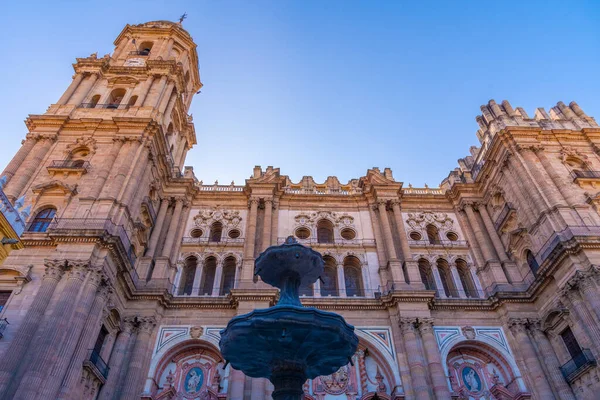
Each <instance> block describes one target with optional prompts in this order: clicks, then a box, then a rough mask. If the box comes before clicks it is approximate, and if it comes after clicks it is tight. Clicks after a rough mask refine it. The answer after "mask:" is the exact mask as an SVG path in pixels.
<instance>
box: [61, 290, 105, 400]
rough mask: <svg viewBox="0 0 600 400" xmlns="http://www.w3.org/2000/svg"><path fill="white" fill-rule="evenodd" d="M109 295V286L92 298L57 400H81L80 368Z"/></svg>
mask: <svg viewBox="0 0 600 400" xmlns="http://www.w3.org/2000/svg"><path fill="white" fill-rule="evenodd" d="M111 293H112V288H111V287H110V286H107V285H101V286H100V288H99V290H98V293H97V294H96V297H95V298H94V304H92V308H91V311H90V312H89V313H88V316H87V320H86V321H85V325H84V328H83V332H82V333H81V336H80V337H79V341H78V342H77V347H76V348H75V351H74V353H73V357H71V362H70V364H69V367H68V369H67V372H66V374H65V377H64V379H63V380H62V383H61V387H60V393H59V395H58V397H57V399H58V400H67V399H72V400H77V399H80V398H81V396H78V393H79V392H81V387H80V386H81V385H79V380H80V379H81V366H82V365H83V362H84V360H85V359H86V357H88V352H89V349H90V347H91V346H93V345H94V343H95V340H96V337H97V336H98V331H99V329H100V326H101V325H102V319H103V318H104V316H103V310H104V307H105V306H106V303H107V301H108V299H109V297H110V295H111Z"/></svg>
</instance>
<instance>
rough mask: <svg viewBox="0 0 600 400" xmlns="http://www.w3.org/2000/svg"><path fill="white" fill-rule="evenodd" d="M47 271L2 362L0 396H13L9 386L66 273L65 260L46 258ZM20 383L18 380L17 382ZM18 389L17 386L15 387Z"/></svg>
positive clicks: (12, 383)
mask: <svg viewBox="0 0 600 400" xmlns="http://www.w3.org/2000/svg"><path fill="white" fill-rule="evenodd" d="M44 264H45V265H46V271H45V273H44V277H43V278H42V283H41V285H40V288H39V289H38V292H37V294H36V295H35V298H34V299H33V302H32V303H31V306H30V307H29V311H27V314H25V317H24V318H23V322H22V323H21V326H20V327H19V330H18V331H17V333H16V334H15V337H14V339H13V341H12V342H11V344H10V347H9V348H8V349H7V350H6V352H5V353H4V356H3V357H2V362H0V398H6V399H8V398H11V395H10V393H12V391H11V390H9V389H10V388H9V386H13V385H15V379H14V378H15V375H16V374H17V369H18V368H19V364H20V363H21V362H22V361H23V359H24V355H25V353H26V352H27V349H28V347H29V346H30V345H31V344H32V343H33V337H34V335H35V333H36V331H37V328H38V327H39V325H40V321H41V319H42V316H43V315H44V311H45V310H46V307H47V306H48V303H49V302H50V298H51V297H52V294H53V293H54V290H55V289H56V285H58V281H60V279H61V277H62V276H63V273H64V267H65V260H45V261H44ZM16 383H18V382H16ZM14 389H16V387H14Z"/></svg>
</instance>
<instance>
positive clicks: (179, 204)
mask: <svg viewBox="0 0 600 400" xmlns="http://www.w3.org/2000/svg"><path fill="white" fill-rule="evenodd" d="M184 201H185V198H183V197H177V198H175V211H173V216H172V217H171V223H170V224H169V230H168V231H167V237H166V238H165V244H164V246H163V249H162V256H163V257H169V256H170V255H171V250H173V244H174V243H175V240H176V239H178V238H177V237H176V236H177V235H176V233H177V228H178V227H179V226H178V225H179V220H180V219H181V212H182V211H183V203H184ZM158 278H166V276H159V277H158Z"/></svg>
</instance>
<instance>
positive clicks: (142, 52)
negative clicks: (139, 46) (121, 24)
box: [129, 50, 150, 56]
mask: <svg viewBox="0 0 600 400" xmlns="http://www.w3.org/2000/svg"><path fill="white" fill-rule="evenodd" d="M129 55H130V56H149V55H150V50H138V51H130V52H129Z"/></svg>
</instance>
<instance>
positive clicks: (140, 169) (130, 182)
mask: <svg viewBox="0 0 600 400" xmlns="http://www.w3.org/2000/svg"><path fill="white" fill-rule="evenodd" d="M140 147H141V152H140V154H139V157H138V158H137V159H136V160H135V166H134V168H133V170H132V171H131V174H130V175H129V178H128V179H127V184H126V185H123V189H124V190H123V192H122V193H123V194H122V195H121V203H122V204H124V205H126V206H127V207H129V208H131V207H132V204H131V201H132V200H133V198H134V195H135V193H136V191H137V190H138V188H139V184H140V183H141V180H142V177H143V176H144V171H145V170H146V168H147V167H148V163H149V162H150V157H151V155H150V143H149V142H143V143H142V144H141V145H140Z"/></svg>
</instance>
